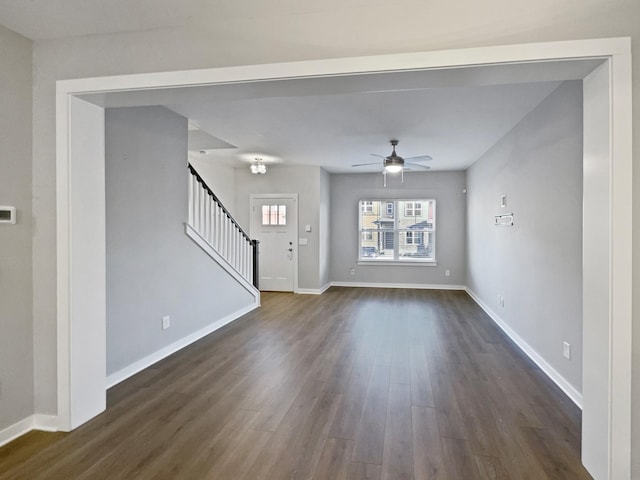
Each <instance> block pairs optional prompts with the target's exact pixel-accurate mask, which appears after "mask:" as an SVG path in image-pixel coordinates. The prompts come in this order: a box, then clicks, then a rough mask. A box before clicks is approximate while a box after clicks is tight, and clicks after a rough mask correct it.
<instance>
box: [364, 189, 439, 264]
mask: <svg viewBox="0 0 640 480" xmlns="http://www.w3.org/2000/svg"><path fill="white" fill-rule="evenodd" d="M359 212H360V218H359V222H358V225H359V229H360V235H359V238H360V245H359V260H362V261H366V262H369V261H371V262H385V261H386V262H395V263H402V262H405V263H407V262H411V263H414V262H416V263H433V262H435V236H436V230H435V228H436V224H435V212H436V201H435V200H434V199H417V200H361V201H360V208H359Z"/></svg>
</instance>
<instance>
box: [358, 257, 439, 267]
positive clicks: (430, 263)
mask: <svg viewBox="0 0 640 480" xmlns="http://www.w3.org/2000/svg"><path fill="white" fill-rule="evenodd" d="M358 265H386V266H388V265H393V266H396V267H397V266H402V267H435V266H437V265H438V262H436V261H435V260H428V261H427V260H425V261H415V260H365V259H359V260H358Z"/></svg>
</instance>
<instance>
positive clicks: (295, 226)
mask: <svg viewBox="0 0 640 480" xmlns="http://www.w3.org/2000/svg"><path fill="white" fill-rule="evenodd" d="M258 198H286V199H287V200H292V201H293V205H294V206H293V215H292V222H291V227H292V228H293V235H294V237H295V238H294V240H293V243H294V246H293V293H298V265H299V263H298V250H300V246H299V245H298V237H299V236H300V232H299V231H298V194H297V193H251V194H249V218H250V219H251V220H250V222H249V235H250V236H251V238H256V237H255V234H254V233H255V232H253V231H252V228H253V211H252V209H253V202H254V200H257V199H258ZM258 255H262V253H261V252H260V247H259V246H258ZM259 261H260V260H258V262H259ZM259 289H260V271H259V270H258V290H259Z"/></svg>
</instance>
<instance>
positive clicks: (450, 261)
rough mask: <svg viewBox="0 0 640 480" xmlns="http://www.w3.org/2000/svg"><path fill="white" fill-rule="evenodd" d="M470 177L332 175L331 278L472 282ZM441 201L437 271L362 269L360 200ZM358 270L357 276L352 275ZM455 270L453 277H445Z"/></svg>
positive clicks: (434, 268)
mask: <svg viewBox="0 0 640 480" xmlns="http://www.w3.org/2000/svg"><path fill="white" fill-rule="evenodd" d="M464 188H465V172H426V173H423V172H412V173H407V174H405V176H404V183H400V179H399V177H397V176H388V177H387V187H386V188H384V187H383V183H382V175H381V174H379V173H375V174H374V173H367V174H342V175H337V174H334V175H331V279H332V280H333V281H336V282H356V283H387V284H388V283H412V284H431V285H433V284H439V285H442V284H448V285H464V284H465V279H466V243H465V241H466V239H465V228H466V227H465V218H466V213H465V212H466V199H465V195H464V193H463V192H462V190H463V189H464ZM385 198H398V199H412V198H435V199H436V261H437V266H426V265H425V266H415V267H414V266H411V267H408V266H379V265H378V266H376V265H358V264H357V260H358V201H359V200H365V199H385ZM351 268H355V275H350V274H349V270H350V269H351ZM446 269H449V270H450V272H451V276H449V277H446V276H445V270H446Z"/></svg>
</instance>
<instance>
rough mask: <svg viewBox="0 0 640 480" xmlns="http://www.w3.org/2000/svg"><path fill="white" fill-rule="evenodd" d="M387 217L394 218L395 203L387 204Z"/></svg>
mask: <svg viewBox="0 0 640 480" xmlns="http://www.w3.org/2000/svg"><path fill="white" fill-rule="evenodd" d="M387 215H388V216H389V217H392V216H393V202H387Z"/></svg>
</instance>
